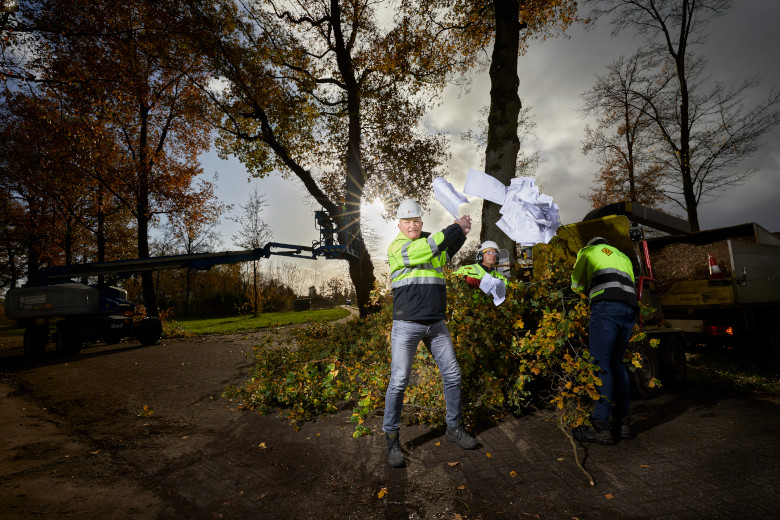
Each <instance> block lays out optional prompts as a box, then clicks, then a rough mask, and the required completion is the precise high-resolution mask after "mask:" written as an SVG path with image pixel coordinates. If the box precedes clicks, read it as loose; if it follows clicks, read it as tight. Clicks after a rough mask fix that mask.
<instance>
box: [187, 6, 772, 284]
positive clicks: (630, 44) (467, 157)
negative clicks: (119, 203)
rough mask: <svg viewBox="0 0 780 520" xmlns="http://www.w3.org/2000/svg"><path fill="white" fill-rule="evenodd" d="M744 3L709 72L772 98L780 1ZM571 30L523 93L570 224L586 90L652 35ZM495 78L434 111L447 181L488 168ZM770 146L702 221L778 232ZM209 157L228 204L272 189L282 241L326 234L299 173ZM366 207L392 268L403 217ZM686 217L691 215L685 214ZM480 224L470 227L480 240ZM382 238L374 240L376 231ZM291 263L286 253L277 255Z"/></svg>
mask: <svg viewBox="0 0 780 520" xmlns="http://www.w3.org/2000/svg"><path fill="white" fill-rule="evenodd" d="M735 6H736V7H735V8H734V9H732V10H731V11H729V12H728V13H727V14H726V15H725V16H723V17H721V18H719V19H717V20H716V21H715V22H713V23H711V24H710V25H709V30H708V33H709V40H708V42H707V44H706V46H705V47H701V48H699V49H697V53H699V54H704V55H705V56H706V57H707V58H708V60H709V63H708V66H707V69H706V71H707V72H708V74H709V75H711V76H712V78H713V79H715V80H719V81H721V82H723V83H726V84H739V83H741V82H742V81H743V80H745V79H746V78H748V77H751V76H754V75H756V74H758V75H759V76H760V77H761V79H762V83H761V85H760V86H759V88H757V89H754V90H753V91H751V95H753V96H754V97H753V98H746V99H745V105H746V106H747V107H748V108H750V107H752V106H754V105H755V104H756V101H757V100H760V99H763V98H765V97H766V95H767V94H768V93H769V92H770V90H771V89H773V88H774V89H778V88H780V65H779V64H780V30H779V29H778V27H777V22H778V21H780V0H737V1H735ZM569 35H570V37H569V38H564V37H560V38H557V39H554V40H548V41H546V42H543V43H532V44H531V45H530V48H529V49H528V52H527V53H526V55H524V56H522V57H520V60H519V64H518V65H519V66H518V72H519V76H520V88H519V94H520V99H521V101H522V103H523V106H524V107H531V115H532V117H533V118H534V120H535V122H536V130H535V134H536V137H537V139H536V141H535V142H533V143H523V144H522V146H523V148H524V149H538V150H539V151H540V153H541V156H542V162H541V164H540V165H539V167H538V168H537V170H536V173H535V175H534V176H535V179H536V184H537V185H538V186H540V188H541V191H542V192H543V193H546V194H548V195H550V196H552V197H553V200H554V201H555V202H557V203H558V205H559V207H560V216H561V223H562V224H568V223H572V222H576V221H579V220H581V219H582V218H583V216H584V215H585V214H586V213H587V212H588V211H589V209H590V208H589V206H588V203H587V202H586V201H585V200H584V199H582V197H581V195H582V194H585V193H587V192H588V191H589V190H590V187H591V185H592V182H593V176H594V173H595V172H596V170H597V166H596V164H595V163H594V162H593V161H592V160H591V158H590V157H589V156H584V155H583V154H582V152H581V149H582V142H581V141H582V139H583V137H584V128H585V125H586V123H587V122H588V121H586V120H585V119H583V118H582V116H581V114H580V113H579V112H578V109H579V108H580V107H581V104H582V100H581V97H580V95H581V94H582V93H583V92H584V91H586V90H588V89H589V88H590V87H591V86H592V85H593V83H594V79H595V76H596V74H604V72H605V70H606V69H605V67H606V66H607V64H609V63H611V62H612V61H614V60H615V59H617V58H618V57H620V56H621V55H625V56H630V55H631V54H632V53H633V52H634V50H636V48H637V47H638V46H639V45H641V43H642V41H641V40H640V39H636V38H634V37H633V35H632V34H631V33H629V32H625V33H622V34H621V35H620V36H619V37H613V36H611V27H610V26H609V25H608V24H607V23H606V21H603V22H599V24H598V25H597V26H596V27H595V28H594V29H591V30H585V29H583V28H581V27H575V28H574V29H571V30H570V31H569ZM489 91H490V83H489V78H488V76H487V73H486V72H485V73H483V74H480V75H474V77H473V84H472V87H471V91H470V93H468V94H467V95H465V96H460V95H459V90H458V89H455V88H451V89H448V90H447V93H446V99H445V102H444V104H443V105H442V106H441V107H440V108H438V109H437V110H435V111H434V112H432V113H431V114H429V116H428V117H427V118H426V120H425V125H426V126H428V127H429V128H431V129H435V130H438V131H443V132H447V133H448V134H449V135H451V136H452V139H451V148H450V151H451V153H452V159H451V160H450V162H449V163H448V164H447V172H448V174H447V177H446V178H447V180H449V181H450V182H451V183H452V184H453V186H454V187H455V188H456V189H457V190H461V191H462V189H463V184H464V181H465V178H466V173H467V172H468V169H469V168H475V169H482V167H483V161H484V155H483V154H480V153H478V152H477V150H476V149H475V148H474V145H473V144H471V143H465V142H462V141H461V140H460V139H459V138H458V135H460V134H461V133H462V132H465V131H467V130H468V129H475V130H476V129H477V127H478V123H479V108H480V107H482V106H485V105H487V104H488V103H489ZM763 142H764V143H765V146H764V147H763V148H762V149H761V150H759V151H758V152H757V153H755V154H754V155H753V156H751V157H750V158H749V159H747V160H745V161H744V162H743V163H742V164H741V167H743V168H746V169H747V168H755V169H757V170H758V171H757V173H756V174H755V176H754V177H752V178H751V180H750V181H749V182H748V183H746V184H745V185H742V186H737V187H734V188H733V189H732V190H731V191H729V192H727V193H724V194H723V196H721V197H720V198H718V199H717V200H715V201H713V202H710V203H707V204H704V205H701V206H700V207H699V219H700V223H701V228H702V229H710V228H716V227H723V226H729V225H733V224H741V223H745V222H757V223H758V224H759V225H761V226H763V227H764V228H767V229H768V230H769V231H772V232H776V231H780V200H779V199H780V197H778V196H779V195H780V129H778V128H775V129H774V130H773V131H772V132H771V133H769V134H767V135H765V137H764V139H763ZM202 164H203V167H204V170H205V172H206V174H207V175H208V176H211V175H213V174H214V173H215V172H218V173H219V181H218V192H217V193H218V196H219V197H220V198H221V200H222V201H224V202H226V203H232V204H235V205H236V210H235V211H234V214H237V213H238V211H240V208H238V205H239V204H244V203H246V201H247V199H248V194H249V193H250V192H251V191H252V190H253V189H254V186H258V187H259V189H260V191H261V192H264V193H266V194H268V200H269V205H268V207H267V208H266V210H265V211H264V213H263V219H264V220H265V221H266V222H268V223H269V224H270V225H271V229H272V231H273V235H274V237H273V240H274V241H276V242H283V243H288V244H302V245H309V244H311V242H312V240H316V239H317V238H318V233H317V230H316V229H315V227H314V214H313V212H314V210H315V209H318V208H317V207H316V206H315V205H314V204H313V202H312V200H311V197H309V196H308V194H307V193H306V192H305V190H304V189H303V186H302V184H300V183H299V182H298V181H296V180H282V179H281V178H279V177H278V176H275V177H272V178H267V179H262V180H252V181H251V182H248V181H247V174H246V170H245V169H244V168H243V166H242V165H241V164H240V163H239V162H238V161H237V160H229V161H222V160H220V159H219V158H217V157H216V154H215V153H209V154H204V155H203V156H202ZM470 199H472V202H471V203H469V204H466V205H462V206H461V208H460V210H461V212H462V213H470V214H471V215H472V216H474V217H478V216H479V214H480V208H481V199H475V198H474V197H470ZM364 213H368V214H367V215H364V222H363V226H364V230H365V231H366V232H367V234H368V235H369V237H368V243H369V244H371V245H372V247H371V248H370V252H371V254H372V257H373V259H374V263H375V264H376V265H377V268H378V271H379V272H381V273H384V272H387V266H386V260H387V255H386V247H387V244H388V243H389V242H390V240H391V239H392V238H393V237H394V236H395V234H396V232H397V230H396V228H395V223H394V222H391V223H383V222H381V221H380V220H379V219H377V218H375V217H373V216H372V213H373V212H371V211H368V212H364ZM679 214H680V215H682V213H681V212H680V213H679ZM423 220H424V223H425V229H427V230H429V231H436V230H438V229H441V228H442V227H444V226H446V225H448V224H450V223H451V222H452V218H451V216H450V215H449V214H448V213H446V212H445V210H444V209H443V208H442V207H441V206H439V205H438V204H437V203H436V202H435V201H432V202H431V204H430V210H429V211H428V212H426V213H425V214H424V215H423ZM221 230H222V231H223V240H224V241H223V244H222V245H223V248H224V249H236V247H235V245H234V244H233V242H232V240H231V235H232V234H234V233H235V231H236V227H235V224H233V223H231V222H227V221H225V223H224V224H223V225H222V226H221ZM478 231H479V230H478V228H477V229H475V230H474V231H472V233H471V234H470V235H469V238H470V239H471V240H476V239H477V238H478V235H479V232H478ZM372 237H373V238H372ZM282 261H284V259H283V258H282V257H276V259H275V262H276V263H281V262H282ZM297 263H298V264H299V265H301V267H306V268H310V269H312V270H313V272H314V273H315V274H316V276H318V277H319V276H329V275H330V274H332V273H337V272H345V271H343V264H344V262H334V261H327V260H317V261H316V262H315V261H303V262H297Z"/></svg>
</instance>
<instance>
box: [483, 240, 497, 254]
mask: <svg viewBox="0 0 780 520" xmlns="http://www.w3.org/2000/svg"><path fill="white" fill-rule="evenodd" d="M488 249H495V250H496V252H498V244H496V243H495V242H493V241H492V240H486V241H485V242H482V245H481V246H479V250H480V251H482V252H485V251H486V250H488Z"/></svg>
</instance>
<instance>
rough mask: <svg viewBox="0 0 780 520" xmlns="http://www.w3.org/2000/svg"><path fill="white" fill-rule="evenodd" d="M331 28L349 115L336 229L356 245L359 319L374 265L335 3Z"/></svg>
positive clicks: (357, 125) (352, 88)
mask: <svg viewBox="0 0 780 520" xmlns="http://www.w3.org/2000/svg"><path fill="white" fill-rule="evenodd" d="M330 5H331V16H332V26H333V29H334V31H333V32H334V39H335V41H336V48H337V49H338V50H337V53H336V61H337V63H338V67H339V71H340V72H341V75H342V78H343V79H344V85H345V89H346V94H347V113H348V114H349V127H348V138H347V139H348V141H347V157H346V166H347V179H346V181H345V183H344V206H343V207H342V208H340V209H341V210H342V212H341V215H339V217H340V218H339V219H338V220H337V221H338V222H339V227H340V228H341V229H343V230H344V231H345V233H344V235H346V236H344V237H343V238H342V233H340V234H339V237H340V240H339V241H340V242H341V243H342V244H347V245H351V246H353V247H354V246H355V245H358V249H359V251H360V256H359V258H357V259H351V260H349V276H350V278H351V279H352V283H353V284H354V285H355V292H356V293H357V294H356V296H357V303H358V309H359V311H360V317H361V318H363V317H365V316H366V315H368V314H369V313H370V312H372V309H371V308H370V307H369V296H370V293H371V290H372V289H373V288H374V281H375V277H374V265H373V263H372V262H371V256H370V255H369V254H368V251H366V248H365V246H364V244H363V239H362V237H363V233H362V230H361V226H360V202H361V199H362V197H363V187H364V186H365V183H366V178H365V172H364V170H363V157H362V153H361V149H360V146H361V132H362V128H361V126H362V125H361V121H360V87H359V86H358V82H357V79H356V78H355V69H354V65H353V63H352V58H351V55H350V53H349V50H348V49H347V47H346V43H345V41H344V35H343V33H342V30H341V7H340V6H339V1H338V0H331V2H330Z"/></svg>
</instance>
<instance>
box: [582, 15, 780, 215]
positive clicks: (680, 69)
mask: <svg viewBox="0 0 780 520" xmlns="http://www.w3.org/2000/svg"><path fill="white" fill-rule="evenodd" d="M593 4H594V5H595V8H594V10H593V12H592V14H593V16H594V17H602V16H609V17H610V19H611V22H612V25H613V28H614V33H618V32H620V31H621V30H623V29H626V28H629V27H631V28H633V29H635V30H636V31H637V32H638V33H639V34H640V35H643V36H644V37H645V38H646V40H647V46H646V47H645V48H646V50H647V52H648V54H649V55H651V56H653V57H654V60H655V61H654V63H653V66H654V69H655V71H656V72H657V75H656V77H655V78H653V81H648V82H645V83H644V84H643V85H641V86H639V85H638V86H637V88H635V89H633V91H634V92H635V93H636V94H637V95H638V96H639V97H640V98H641V99H642V100H643V102H644V103H645V106H646V108H644V109H643V111H644V113H645V114H646V115H647V116H648V117H649V118H650V119H651V120H652V121H653V122H654V123H655V125H656V131H657V133H658V136H659V138H660V139H661V140H662V141H663V143H664V144H665V150H664V152H663V156H664V160H665V161H666V162H667V164H668V165H670V166H673V167H674V168H675V169H676V171H678V172H679V174H677V175H675V176H667V177H666V178H665V182H664V186H663V189H664V190H665V192H666V194H667V195H668V196H669V197H670V199H671V200H673V201H675V202H676V203H678V204H679V205H680V206H681V207H682V208H683V209H684V210H685V211H686V212H687V214H688V221H689V222H690V224H691V229H693V230H699V229H700V225H699V213H698V207H699V204H701V203H704V202H707V201H709V200H712V199H713V198H714V197H715V196H716V195H717V194H718V193H719V192H722V191H724V190H725V189H727V188H730V187H733V186H734V185H736V184H739V183H743V182H745V181H746V180H747V179H749V178H750V176H751V175H752V174H753V173H755V170H745V169H742V170H738V169H737V167H738V165H739V163H740V162H741V161H742V159H744V158H745V157H747V156H748V155H750V154H752V153H753V152H755V151H756V150H758V149H759V148H760V147H761V142H760V139H761V137H762V136H763V135H764V134H765V133H766V132H767V131H769V130H770V129H772V128H774V127H775V126H776V125H777V124H778V123H780V111H779V110H778V106H780V94H778V93H777V92H775V91H772V92H771V93H770V94H769V95H768V96H767V97H766V99H764V100H763V101H762V102H760V103H758V104H757V105H756V106H755V107H754V108H752V109H746V108H745V107H744V105H743V100H744V98H745V95H746V94H747V92H748V91H749V90H750V89H752V88H754V87H756V86H758V84H759V81H758V79H757V78H751V79H748V80H746V81H744V82H743V83H742V84H741V85H739V86H726V85H724V84H722V83H719V82H715V83H714V86H709V85H713V84H712V83H711V82H710V78H709V77H708V76H707V75H706V74H705V73H704V68H705V65H706V59H705V58H703V57H701V56H696V55H694V54H693V52H692V50H691V48H692V47H694V46H696V45H698V44H701V43H703V42H704V41H705V39H706V35H705V34H704V32H703V29H704V27H705V26H706V25H707V24H708V23H709V22H710V21H712V20H713V19H714V18H716V17H718V16H721V15H723V14H724V13H725V12H726V11H727V10H728V9H730V8H731V7H732V5H733V2H732V0H594V1H593Z"/></svg>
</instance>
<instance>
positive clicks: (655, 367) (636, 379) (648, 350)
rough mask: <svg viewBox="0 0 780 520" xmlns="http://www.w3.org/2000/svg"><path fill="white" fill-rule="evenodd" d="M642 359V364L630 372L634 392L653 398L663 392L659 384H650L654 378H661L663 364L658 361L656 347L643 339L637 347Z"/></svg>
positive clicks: (637, 394)
mask: <svg viewBox="0 0 780 520" xmlns="http://www.w3.org/2000/svg"><path fill="white" fill-rule="evenodd" d="M635 351H636V352H638V353H639V356H640V357H641V359H642V366H641V367H639V368H637V369H636V370H634V371H633V372H629V374H630V376H631V383H632V387H633V390H634V393H635V394H636V396H637V397H639V398H641V399H652V398H653V397H657V396H658V395H659V394H660V393H661V388H660V387H659V386H657V385H656V386H653V387H651V386H650V382H651V381H652V380H653V379H659V380H660V379H661V365H660V363H659V362H658V353H657V352H656V349H654V348H653V347H651V346H650V344H649V343H648V342H646V341H643V342H642V343H640V344H639V345H637V346H636V347H635Z"/></svg>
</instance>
